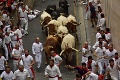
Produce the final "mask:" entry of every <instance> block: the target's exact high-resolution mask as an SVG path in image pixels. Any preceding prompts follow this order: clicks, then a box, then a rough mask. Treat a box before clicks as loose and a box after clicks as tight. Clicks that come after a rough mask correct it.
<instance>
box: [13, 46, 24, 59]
mask: <svg viewBox="0 0 120 80" xmlns="http://www.w3.org/2000/svg"><path fill="white" fill-rule="evenodd" d="M12 55H14V58H21V55H22V49H21V48H19V49H13V50H12Z"/></svg>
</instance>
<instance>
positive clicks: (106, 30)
mask: <svg viewBox="0 0 120 80" xmlns="http://www.w3.org/2000/svg"><path fill="white" fill-rule="evenodd" d="M105 38H106V40H107V41H108V43H110V42H111V33H110V29H109V28H105Z"/></svg>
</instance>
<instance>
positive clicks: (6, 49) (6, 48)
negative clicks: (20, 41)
mask: <svg viewBox="0 0 120 80" xmlns="http://www.w3.org/2000/svg"><path fill="white" fill-rule="evenodd" d="M9 45H10V49H11V50H12V47H11V44H9ZM4 49H5V56H6V60H8V55H9V54H10V57H11V58H12V54H11V52H9V51H8V47H7V45H6V44H5V45H4Z"/></svg>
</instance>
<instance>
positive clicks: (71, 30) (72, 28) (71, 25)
mask: <svg viewBox="0 0 120 80" xmlns="http://www.w3.org/2000/svg"><path fill="white" fill-rule="evenodd" d="M78 25H79V23H77V22H74V21H71V22H68V23H67V25H66V27H67V29H68V31H69V33H76V32H77V29H76V27H77V26H78Z"/></svg>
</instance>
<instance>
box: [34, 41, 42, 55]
mask: <svg viewBox="0 0 120 80" xmlns="http://www.w3.org/2000/svg"><path fill="white" fill-rule="evenodd" d="M42 50H43V45H42V43H40V42H39V43H36V42H34V43H33V45H32V52H33V54H37V53H41V52H42Z"/></svg>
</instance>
